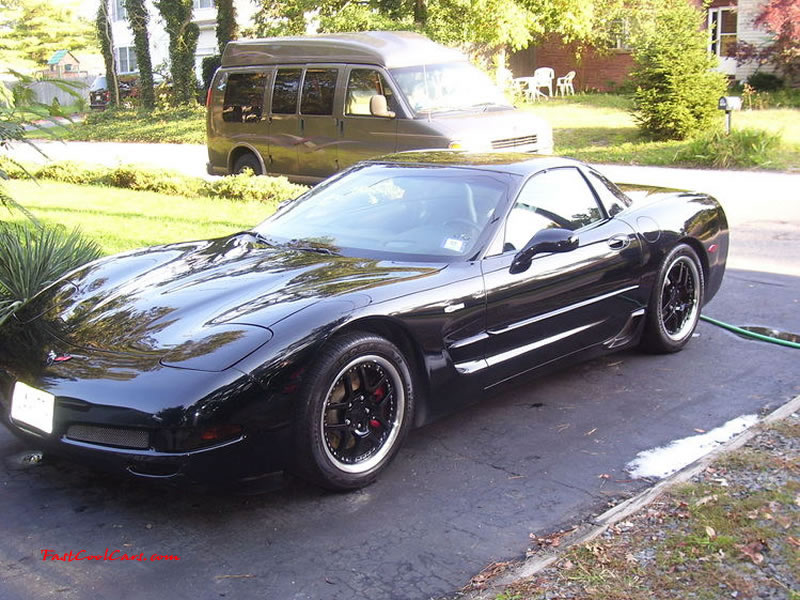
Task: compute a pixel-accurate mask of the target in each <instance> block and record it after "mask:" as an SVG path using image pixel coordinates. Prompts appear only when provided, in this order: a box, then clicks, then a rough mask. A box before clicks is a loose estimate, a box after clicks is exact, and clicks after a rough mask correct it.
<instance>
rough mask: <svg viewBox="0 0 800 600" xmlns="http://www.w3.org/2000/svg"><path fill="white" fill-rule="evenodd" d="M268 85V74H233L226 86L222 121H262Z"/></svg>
mask: <svg viewBox="0 0 800 600" xmlns="http://www.w3.org/2000/svg"><path fill="white" fill-rule="evenodd" d="M266 85H267V75H266V73H231V74H230V75H229V76H228V83H227V85H226V86H225V100H224V101H223V105H222V120H223V121H227V122H228V123H253V122H257V121H258V120H259V119H261V113H262V112H263V110H264V88H265V87H266Z"/></svg>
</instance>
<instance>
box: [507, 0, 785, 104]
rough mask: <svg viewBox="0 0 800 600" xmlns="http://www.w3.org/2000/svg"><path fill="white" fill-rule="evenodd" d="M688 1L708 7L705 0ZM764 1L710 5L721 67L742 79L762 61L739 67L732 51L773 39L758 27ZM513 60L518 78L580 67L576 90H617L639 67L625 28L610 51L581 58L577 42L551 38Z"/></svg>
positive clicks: (718, 0) (712, 47) (722, 0)
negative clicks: (577, 55) (548, 69)
mask: <svg viewBox="0 0 800 600" xmlns="http://www.w3.org/2000/svg"><path fill="white" fill-rule="evenodd" d="M688 1H689V2H692V3H694V4H695V5H696V6H698V7H702V6H703V0H688ZM763 4H764V0H713V1H712V2H711V3H710V4H709V5H708V7H707V9H706V27H707V28H708V29H709V30H711V39H710V40H709V46H708V50H709V52H711V53H713V54H716V55H717V56H718V57H719V59H720V61H719V67H718V68H719V70H720V71H722V72H723V73H726V74H727V75H729V76H731V77H732V78H733V79H736V80H737V81H744V80H746V79H747V78H748V77H749V76H750V75H751V74H752V73H753V72H754V71H755V70H756V65H755V64H753V63H750V64H743V65H737V64H736V60H735V59H733V58H728V56H727V51H728V49H729V48H730V47H731V46H732V45H734V44H735V43H736V42H740V41H741V42H749V43H751V44H754V45H756V46H759V45H762V44H764V43H765V42H767V41H769V39H770V37H769V34H768V33H767V32H766V31H764V30H762V29H758V28H756V27H755V26H754V25H753V21H754V20H755V18H756V16H757V15H758V13H759V11H760V10H761V6H762V5H763ZM510 62H511V71H512V72H513V73H514V76H515V77H523V76H526V75H530V74H531V73H533V70H534V69H535V68H537V67H552V68H553V69H555V71H556V74H557V75H564V74H566V73H567V72H568V71H573V70H574V71H575V72H576V75H575V89H576V90H598V91H613V90H615V89H617V88H619V87H620V86H623V85H624V84H625V82H626V81H627V78H628V74H629V73H630V71H631V70H632V69H633V58H632V55H631V48H630V47H628V46H627V43H626V35H625V31H624V28H622V27H621V28H620V35H618V36H617V39H616V45H615V47H614V48H611V49H609V50H606V51H604V52H599V51H597V50H596V49H591V48H590V49H589V50H588V51H585V52H584V53H583V54H582V56H581V60H580V61H577V60H576V58H575V48H574V47H573V46H571V45H567V44H563V43H561V41H560V40H559V39H557V38H549V39H547V40H545V41H544V42H542V43H540V44H538V45H537V46H533V47H529V48H526V49H525V50H521V51H520V52H517V53H515V54H513V55H512V56H511V61H510Z"/></svg>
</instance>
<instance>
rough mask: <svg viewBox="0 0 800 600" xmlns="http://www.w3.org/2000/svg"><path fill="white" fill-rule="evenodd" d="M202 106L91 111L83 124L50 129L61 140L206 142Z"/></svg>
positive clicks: (204, 110)
mask: <svg viewBox="0 0 800 600" xmlns="http://www.w3.org/2000/svg"><path fill="white" fill-rule="evenodd" d="M205 118H206V109H205V107H204V106H194V107H191V108H179V109H157V110H154V111H152V112H139V111H136V110H106V111H92V112H89V113H88V114H87V115H86V120H85V121H84V122H83V123H76V124H74V125H67V126H65V127H59V128H56V129H54V130H53V133H54V134H55V136H57V137H60V138H61V139H64V140H75V141H90V142H91V141H104V142H151V143H175V144H205V143H206V121H205Z"/></svg>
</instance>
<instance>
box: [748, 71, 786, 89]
mask: <svg viewBox="0 0 800 600" xmlns="http://www.w3.org/2000/svg"><path fill="white" fill-rule="evenodd" d="M747 83H748V84H750V86H751V87H752V88H753V89H754V90H756V91H759V92H774V91H775V90H779V89H781V88H782V87H783V79H781V78H780V77H778V76H777V75H773V74H772V73H765V72H763V71H756V72H755V73H753V74H752V75H750V77H748V78H747Z"/></svg>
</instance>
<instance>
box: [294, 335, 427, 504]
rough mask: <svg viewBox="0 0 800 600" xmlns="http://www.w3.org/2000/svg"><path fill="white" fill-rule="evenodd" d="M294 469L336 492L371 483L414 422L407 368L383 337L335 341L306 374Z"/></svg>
mask: <svg viewBox="0 0 800 600" xmlns="http://www.w3.org/2000/svg"><path fill="white" fill-rule="evenodd" d="M303 379H304V384H303V392H304V393H303V396H302V399H301V402H302V404H301V405H299V406H298V410H297V413H296V425H295V427H296V429H295V441H296V448H295V470H296V471H297V472H298V473H299V474H300V475H301V476H303V477H305V478H307V479H309V480H311V481H313V482H315V483H318V484H319V485H322V486H323V487H326V488H328V489H333V490H349V489H355V488H359V487H363V486H365V485H368V484H369V483H372V482H373V481H374V480H375V478H376V477H377V475H378V473H380V472H381V471H382V470H383V469H384V468H385V467H386V465H388V464H389V462H390V461H391V460H392V458H393V457H394V456H395V454H396V453H397V450H398V449H399V447H400V444H401V443H402V441H403V439H404V438H405V436H406V434H407V433H408V429H409V428H410V426H411V423H412V422H413V414H414V390H413V385H412V377H411V371H410V369H409V366H408V363H407V361H406V359H405V357H404V356H403V354H402V353H401V352H400V350H399V349H398V348H397V347H396V346H395V345H394V344H392V343H391V342H389V341H388V340H386V339H384V338H382V337H379V336H376V335H372V334H368V333H351V334H346V335H343V336H341V337H339V338H336V339H334V340H332V341H331V342H330V343H329V344H328V345H327V346H326V347H325V348H324V349H323V350H322V352H321V353H320V355H319V356H318V358H317V360H316V362H315V364H314V365H313V366H312V367H311V368H310V369H309V370H308V371H307V372H306V373H305V374H304V375H303Z"/></svg>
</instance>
